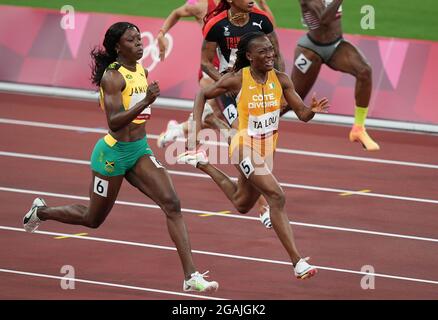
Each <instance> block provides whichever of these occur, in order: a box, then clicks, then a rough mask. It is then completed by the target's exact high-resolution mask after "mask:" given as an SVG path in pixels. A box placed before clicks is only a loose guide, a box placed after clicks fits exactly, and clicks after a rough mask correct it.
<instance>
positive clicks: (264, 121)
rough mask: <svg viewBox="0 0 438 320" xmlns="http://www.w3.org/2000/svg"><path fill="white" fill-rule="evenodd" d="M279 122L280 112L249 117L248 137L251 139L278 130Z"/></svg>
mask: <svg viewBox="0 0 438 320" xmlns="http://www.w3.org/2000/svg"><path fill="white" fill-rule="evenodd" d="M279 121H280V110H276V111H274V112H269V113H265V114H263V115H261V116H254V115H249V118H248V135H249V136H251V137H252V136H258V135H262V134H268V133H271V132H273V131H275V130H278V123H279Z"/></svg>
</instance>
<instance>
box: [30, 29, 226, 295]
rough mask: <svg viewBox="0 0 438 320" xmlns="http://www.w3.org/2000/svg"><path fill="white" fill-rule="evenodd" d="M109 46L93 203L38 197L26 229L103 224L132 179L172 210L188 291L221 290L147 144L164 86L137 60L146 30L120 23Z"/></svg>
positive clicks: (97, 60)
mask: <svg viewBox="0 0 438 320" xmlns="http://www.w3.org/2000/svg"><path fill="white" fill-rule="evenodd" d="M103 46H104V50H101V49H95V50H93V51H92V52H91V55H92V58H93V60H94V65H93V73H92V82H93V83H94V84H95V85H97V86H99V87H100V102H101V106H102V108H103V109H104V110H105V114H106V119H107V122H108V127H109V132H108V134H107V135H106V136H105V137H103V138H102V139H100V140H99V141H98V142H97V144H96V145H95V147H94V150H93V153H92V155H91V169H92V181H91V185H90V203H89V206H88V207H86V206H83V205H80V204H74V205H68V206H62V207H48V206H47V205H46V203H45V202H44V200H43V199H41V198H36V199H35V200H34V202H33V204H32V207H31V209H30V210H29V212H28V213H27V214H26V215H25V217H24V219H23V224H24V228H25V230H26V231H27V232H33V231H35V230H36V229H37V228H38V226H39V225H40V223H41V222H42V221H46V220H55V221H59V222H62V223H67V224H76V225H83V226H86V227H89V228H98V227H99V226H100V225H101V224H102V223H103V222H104V220H105V218H106V217H107V215H108V214H109V212H110V211H111V209H112V207H113V205H114V202H115V201H116V198H117V194H118V192H119V189H120V186H121V184H122V181H123V179H124V178H126V180H127V181H128V182H129V183H130V184H131V185H133V186H134V187H136V188H138V189H139V190H140V191H141V192H143V193H144V194H145V195H146V196H148V197H149V198H151V199H152V200H153V201H154V202H155V203H157V204H158V205H159V206H160V207H161V209H162V210H163V211H164V213H165V214H166V221H167V227H168V231H169V234H170V237H171V238H172V240H173V242H174V243H175V246H176V248H177V251H178V254H179V257H180V259H181V263H182V267H183V271H184V276H185V280H184V282H183V290H184V291H211V290H216V289H217V288H218V283H217V282H215V281H211V282H208V281H206V280H205V279H204V276H205V273H204V274H200V273H199V272H197V271H196V269H195V266H194V263H193V259H192V254H191V247H190V241H189V236H188V233H187V229H186V225H185V223H184V220H183V217H182V215H181V207H180V201H179V199H178V196H177V195H176V192H175V189H174V188H173V184H172V181H171V180H170V177H169V175H168V173H167V171H166V169H165V168H164V167H163V166H162V165H161V163H160V162H159V161H158V160H157V159H156V158H155V157H154V155H153V153H152V150H151V149H150V147H149V145H148V143H147V139H146V130H145V125H146V120H147V119H149V117H150V105H151V104H152V103H153V102H154V101H155V99H156V98H157V97H158V96H159V94H160V89H159V86H158V83H157V82H155V81H154V82H152V83H151V84H150V85H148V82H147V76H148V72H147V70H144V69H143V67H142V66H141V65H140V64H139V63H137V60H139V59H141V57H142V55H143V45H142V42H141V37H140V30H139V29H138V27H136V26H135V25H133V24H131V23H128V22H118V23H115V24H113V25H112V26H111V27H110V28H109V29H108V30H107V32H106V34H105V39H104V42H103Z"/></svg>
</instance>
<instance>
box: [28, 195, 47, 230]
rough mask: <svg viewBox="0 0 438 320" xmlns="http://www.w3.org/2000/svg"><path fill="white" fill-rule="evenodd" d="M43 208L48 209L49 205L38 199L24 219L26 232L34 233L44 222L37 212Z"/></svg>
mask: <svg viewBox="0 0 438 320" xmlns="http://www.w3.org/2000/svg"><path fill="white" fill-rule="evenodd" d="M41 207H47V205H46V203H45V202H44V200H43V199H42V198H36V199H35V200H34V201H33V203H32V207H31V208H30V210H29V212H28V213H27V214H26V215H25V216H24V218H23V227H24V230H26V232H34V231H35V230H36V229H38V227H39V226H40V224H41V222H42V221H41V220H40V218H38V215H37V211H38V208H41Z"/></svg>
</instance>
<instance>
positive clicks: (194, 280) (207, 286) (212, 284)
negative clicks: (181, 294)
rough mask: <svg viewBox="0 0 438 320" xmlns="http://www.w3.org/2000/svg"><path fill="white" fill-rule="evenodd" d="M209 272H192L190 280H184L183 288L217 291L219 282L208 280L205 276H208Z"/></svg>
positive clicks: (186, 289)
mask: <svg viewBox="0 0 438 320" xmlns="http://www.w3.org/2000/svg"><path fill="white" fill-rule="evenodd" d="M207 273H208V271H206V272H204V273H199V272H198V271H196V272H195V273H192V274H191V276H192V277H191V278H190V279H189V280H184V284H183V290H184V291H198V292H208V291H217V289H218V288H219V284H218V283H217V282H216V281H207V280H205V279H204V277H205V278H207V277H208V276H207Z"/></svg>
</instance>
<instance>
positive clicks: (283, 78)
mask: <svg viewBox="0 0 438 320" xmlns="http://www.w3.org/2000/svg"><path fill="white" fill-rule="evenodd" d="M274 71H275V75H276V76H277V79H278V81H279V82H280V84H281V86H282V87H283V89H287V88H289V87H291V85H292V81H291V79H290V78H289V76H288V75H287V74H286V73H285V72H281V71H278V70H277V69H274Z"/></svg>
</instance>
